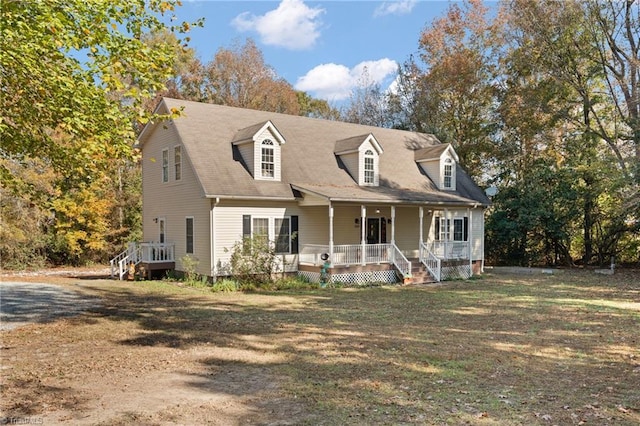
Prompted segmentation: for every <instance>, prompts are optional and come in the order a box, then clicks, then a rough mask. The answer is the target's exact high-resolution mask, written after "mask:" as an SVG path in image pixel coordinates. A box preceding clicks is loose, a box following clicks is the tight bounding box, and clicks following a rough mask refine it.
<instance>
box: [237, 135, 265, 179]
mask: <svg viewBox="0 0 640 426" xmlns="http://www.w3.org/2000/svg"><path fill="white" fill-rule="evenodd" d="M253 145H254V143H245V144H242V145H238V151H239V152H240V156H241V157H242V159H243V160H244V162H245V163H246V165H247V167H248V168H249V173H251V174H252V175H253V177H255V176H256V173H260V170H258V171H257V172H256V170H255V168H254V164H255V161H254V160H255V159H254V158H253V151H254V149H253ZM258 164H259V163H258Z"/></svg>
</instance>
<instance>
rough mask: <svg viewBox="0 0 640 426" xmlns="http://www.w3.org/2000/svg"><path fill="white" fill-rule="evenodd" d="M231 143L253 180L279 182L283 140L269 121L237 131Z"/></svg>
mask: <svg viewBox="0 0 640 426" xmlns="http://www.w3.org/2000/svg"><path fill="white" fill-rule="evenodd" d="M231 143H232V145H233V146H235V147H237V149H238V152H239V153H240V156H241V157H242V160H243V161H244V164H246V167H247V168H248V171H249V173H251V175H252V176H253V178H254V179H255V180H266V181H276V182H280V180H281V178H282V149H281V146H282V145H283V144H284V143H285V138H284V136H282V134H281V133H280V132H279V131H278V129H277V128H276V126H275V125H274V124H273V123H272V122H271V121H270V120H268V121H266V122H262V123H258V124H255V125H253V126H249V127H246V128H244V129H240V130H238V131H237V132H236V134H235V135H234V137H233V140H232V141H231Z"/></svg>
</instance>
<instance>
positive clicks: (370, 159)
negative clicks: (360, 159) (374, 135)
mask: <svg viewBox="0 0 640 426" xmlns="http://www.w3.org/2000/svg"><path fill="white" fill-rule="evenodd" d="M375 176H376V169H375V155H374V154H373V151H371V150H370V149H368V150H366V151H365V153H364V184H365V185H374V184H375Z"/></svg>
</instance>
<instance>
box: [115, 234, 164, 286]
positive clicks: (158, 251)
mask: <svg viewBox="0 0 640 426" xmlns="http://www.w3.org/2000/svg"><path fill="white" fill-rule="evenodd" d="M141 262H144V263H161V262H175V247H174V245H173V244H168V243H129V246H128V247H127V249H126V250H125V251H123V252H122V253H120V254H118V255H117V256H116V257H114V258H113V259H111V261H110V264H111V277H112V278H115V277H116V274H117V276H118V279H122V278H123V277H124V276H125V274H126V273H127V272H128V271H129V266H130V265H131V264H133V265H137V264H139V263H141Z"/></svg>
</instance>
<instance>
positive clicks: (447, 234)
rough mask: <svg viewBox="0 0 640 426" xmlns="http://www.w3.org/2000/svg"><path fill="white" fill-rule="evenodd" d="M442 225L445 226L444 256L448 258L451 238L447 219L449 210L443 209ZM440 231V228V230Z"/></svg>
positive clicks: (449, 224)
mask: <svg viewBox="0 0 640 426" xmlns="http://www.w3.org/2000/svg"><path fill="white" fill-rule="evenodd" d="M441 226H442V225H441ZM444 226H446V227H447V229H445V232H444V235H445V239H444V258H445V259H449V257H450V256H449V240H450V239H451V220H450V219H449V210H448V209H444ZM440 232H442V230H440Z"/></svg>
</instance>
